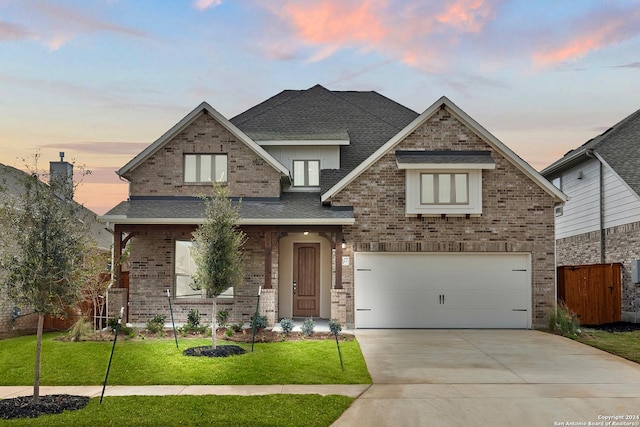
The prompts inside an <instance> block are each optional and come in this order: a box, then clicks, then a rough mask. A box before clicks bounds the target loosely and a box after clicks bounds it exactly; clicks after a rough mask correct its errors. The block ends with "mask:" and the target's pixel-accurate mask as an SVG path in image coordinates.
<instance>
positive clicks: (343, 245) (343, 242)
mask: <svg viewBox="0 0 640 427" xmlns="http://www.w3.org/2000/svg"><path fill="white" fill-rule="evenodd" d="M342 249H347V241H346V240H344V237H343V238H342Z"/></svg>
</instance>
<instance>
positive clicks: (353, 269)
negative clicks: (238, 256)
mask: <svg viewBox="0 0 640 427" xmlns="http://www.w3.org/2000/svg"><path fill="white" fill-rule="evenodd" d="M118 175H120V176H121V177H122V178H125V179H126V180H128V181H129V182H130V195H129V199H128V200H127V201H124V202H122V203H120V204H119V205H117V206H116V207H114V208H113V209H112V210H111V211H109V212H108V213H107V214H106V215H104V216H103V217H102V219H103V220H104V221H106V222H107V223H108V227H110V228H112V229H113V230H114V236H115V244H114V252H115V256H116V259H118V257H119V254H120V252H121V251H122V250H123V248H124V247H125V244H127V243H128V244H129V258H128V262H129V283H130V284H129V286H130V288H129V295H130V297H129V302H128V311H129V312H128V320H129V321H130V322H132V323H134V324H144V322H146V321H147V320H148V319H150V318H151V317H152V316H153V315H155V314H157V313H160V314H165V315H167V316H168V315H169V305H168V301H167V294H166V291H167V290H169V291H170V292H171V295H172V306H173V309H174V312H175V313H174V314H175V318H176V321H177V322H178V323H181V322H185V321H186V315H187V313H188V311H189V310H191V309H198V310H199V311H200V313H201V314H202V315H205V316H210V313H211V301H210V300H207V299H205V298H203V297H202V295H201V293H199V292H198V291H194V290H192V288H191V287H190V286H189V285H190V283H191V274H192V273H193V269H194V265H193V261H192V260H191V258H190V253H189V246H190V240H191V233H192V232H193V231H194V229H195V228H196V227H197V226H198V224H200V223H201V222H202V221H203V212H204V210H203V203H202V201H201V200H200V199H199V198H197V197H196V196H197V195H201V194H208V193H209V192H210V187H211V184H210V181H212V180H215V181H217V182H221V183H223V184H224V185H228V186H229V188H230V190H231V194H232V196H233V197H234V198H237V199H239V198H241V199H242V202H241V204H240V216H241V219H240V221H239V226H240V227H241V228H242V230H244V232H245V233H247V235H248V241H247V243H246V244H245V248H244V251H245V259H246V264H245V280H244V282H243V283H242V284H241V285H239V286H237V287H236V288H235V289H232V290H230V292H229V293H228V294H227V295H224V296H221V297H220V298H219V299H218V303H219V307H221V308H225V309H228V310H230V315H231V320H232V321H233V322H238V321H247V320H248V319H249V317H250V316H251V314H252V313H253V312H254V310H255V307H256V298H255V296H256V295H257V294H258V287H261V288H262V294H261V300H260V304H261V308H260V310H261V312H262V313H263V314H265V315H267V316H268V318H269V321H270V323H271V324H273V323H274V322H276V321H278V320H279V319H281V318H283V317H309V316H313V317H319V318H334V319H338V320H340V321H341V322H342V323H343V324H346V325H348V326H350V327H354V326H355V327H358V328H378V327H402V328H429V327H437V328H446V327H461V328H530V327H537V326H543V325H544V324H545V322H546V321H547V318H548V315H549V312H550V310H551V309H553V308H554V307H555V252H554V208H555V207H556V206H557V205H559V204H561V203H562V202H564V200H565V196H564V194H563V193H562V192H561V191H559V190H558V189H557V188H555V187H554V186H553V185H551V184H550V183H549V182H548V181H547V180H545V179H544V178H543V177H542V176H541V175H540V174H539V173H538V172H536V171H535V170H534V169H533V168H531V167H530V166H529V165H528V164H527V163H526V162H524V161H523V160H522V159H520V158H519V157H518V156H516V155H515V154H514V153H513V152H512V151H511V150H510V149H508V148H507V147H506V146H505V145H504V144H502V143H501V142H500V141H498V139H496V138H495V137H494V136H493V135H491V134H490V133H489V132H488V131H486V130H485V129H484V128H482V127H481V126H480V125H479V124H478V123H476V122H475V121H474V120H473V119H472V118H471V117H469V116H468V115H467V114H466V113H465V112H464V111H462V110H461V109H460V108H458V107H457V106H456V105H455V104H453V103H452V102H451V101H450V100H449V99H447V98H445V97H442V98H440V99H439V100H437V101H436V102H435V103H434V104H433V105H431V106H430V107H429V108H428V109H427V110H426V111H425V112H424V113H422V114H417V113H415V112H414V111H411V110H409V109H407V108H405V107H403V106H402V105H399V104H397V103H396V102H394V101H391V100H389V99H388V98H385V97H384V96H381V95H380V94H378V93H376V92H350V91H330V90H327V89H325V88H324V87H322V86H319V85H318V86H314V87H312V88H310V89H308V90H286V91H283V92H281V93H279V94H278V95H276V96H274V97H272V98H270V99H268V100H266V101H264V102H263V103H261V104H258V105H257V106H255V107H253V108H251V109H249V110H247V111H246V112H244V113H242V114H240V115H238V116H236V117H234V118H232V119H231V120H228V119H226V118H225V117H223V116H222V115H221V114H220V113H218V112H217V111H216V110H215V109H213V108H212V107H211V106H210V105H209V104H207V103H202V104H200V105H199V106H198V107H197V108H196V109H194V110H193V111H192V112H190V113H189V114H188V115H187V116H186V117H185V118H184V119H182V120H181V121H180V122H179V123H177V124H176V125H175V126H174V127H172V128H171V129H169V130H168V131H167V132H166V133H165V134H164V135H162V136H161V137H160V138H159V139H158V140H157V141H155V142H154V143H152V144H151V145H150V146H149V147H148V148H147V149H145V150H144V151H143V152H141V153H140V154H139V155H138V156H136V157H135V158H133V159H132V160H131V161H130V162H129V163H127V164H126V165H125V166H124V167H123V168H122V169H120V170H119V171H118ZM116 273H117V272H116ZM123 305H124V304H123ZM118 308H119V307H118ZM110 310H111V312H115V311H116V310H117V309H116V310H114V309H113V308H110ZM167 318H168V317H167Z"/></svg>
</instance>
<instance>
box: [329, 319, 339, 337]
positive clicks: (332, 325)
mask: <svg viewBox="0 0 640 427" xmlns="http://www.w3.org/2000/svg"><path fill="white" fill-rule="evenodd" d="M329 330H330V331H331V333H332V334H333V335H338V334H339V333H340V331H341V330H342V324H341V323H340V321H339V320H337V319H331V320H330V321H329Z"/></svg>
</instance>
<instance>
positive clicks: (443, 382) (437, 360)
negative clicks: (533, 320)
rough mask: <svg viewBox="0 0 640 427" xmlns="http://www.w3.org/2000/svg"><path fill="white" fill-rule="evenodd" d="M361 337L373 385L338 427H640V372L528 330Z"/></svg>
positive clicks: (377, 333) (616, 359)
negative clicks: (601, 426)
mask: <svg viewBox="0 0 640 427" xmlns="http://www.w3.org/2000/svg"><path fill="white" fill-rule="evenodd" d="M355 333H356V337H357V338H358V341H359V342H360V346H361V348H362V352H363V354H364V357H365V360H366V362H367V367H368V368H369V372H370V373H371V375H372V378H373V385H372V386H371V387H370V388H369V389H367V390H366V391H365V392H364V393H363V395H362V396H360V397H359V398H358V399H357V400H356V401H355V402H354V404H353V405H352V406H351V407H350V408H349V409H348V410H347V411H346V412H345V413H344V414H343V415H342V417H340V418H339V419H338V420H337V421H336V422H335V423H334V424H333V425H334V426H338V427H340V426H373V425H375V426H433V425H441V426H450V427H455V426H464V427H468V426H510V427H512V426H536V427H537V426H568V425H603V426H606V425H609V426H611V425H627V426H640V365H638V364H636V363H633V362H629V361H627V360H624V359H622V358H619V357H616V356H612V355H610V354H608V353H605V352H602V351H600V350H596V349H594V348H591V347H588V346H586V345H582V344H580V343H577V342H574V341H571V340H569V339H566V338H562V337H559V336H555V335H551V334H547V333H544V332H539V331H524V330H514V331H511V330H357V331H356V332H355ZM608 417H609V418H608ZM610 417H617V418H610ZM589 422H591V423H592V424H589ZM600 422H601V423H602V424H598V423H600ZM607 422H611V423H610V424H607ZM616 422H618V423H620V422H626V423H629V424H615V423H616ZM571 423H574V424H571ZM581 423H584V424H581Z"/></svg>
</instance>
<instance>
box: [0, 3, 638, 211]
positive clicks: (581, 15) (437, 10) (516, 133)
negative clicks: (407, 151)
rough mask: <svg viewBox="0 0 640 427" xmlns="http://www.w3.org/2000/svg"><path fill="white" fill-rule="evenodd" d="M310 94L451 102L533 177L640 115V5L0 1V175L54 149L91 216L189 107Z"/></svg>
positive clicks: (227, 107) (117, 193)
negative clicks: (366, 93) (3, 168)
mask: <svg viewBox="0 0 640 427" xmlns="http://www.w3.org/2000/svg"><path fill="white" fill-rule="evenodd" d="M315 84H321V85H323V86H325V87H327V88H328V89H331V90H374V91H377V92H379V93H381V94H382V95H384V96H387V97H389V98H391V99H393V100H395V101H397V102H399V103H401V104H403V105H406V106H407V107H409V108H412V109H413V110H415V111H417V112H419V113H421V112H423V111H424V110H425V109H426V108H427V107H429V106H430V105H431V104H432V103H433V102H434V101H436V100H437V99H438V98H439V97H440V96H442V95H445V96H447V97H448V98H450V99H451V100H452V101H453V102H454V103H456V104H457V105H458V106H459V107H460V108H462V109H463V110H464V111H465V112H466V113H468V114H469V115H470V116H471V117H473V118H474V119H475V120H477V121H478V122H479V123H480V124H482V125H483V126H484V127H485V128H487V129H488V130H489V131H490V132H491V133H493V134H494V135H495V136H496V137H497V138H499V139H500V140H501V141H502V142H503V143H505V144H506V145H507V146H509V147H510V148H511V149H513V150H514V151H515V152H516V153H517V154H519V155H520V156H521V157H522V158H523V159H524V160H526V161H527V162H529V163H530V164H531V165H532V166H533V167H534V168H536V169H538V170H540V169H542V168H544V167H545V166H547V165H548V164H550V163H551V162H553V161H554V160H556V159H557V158H559V157H560V156H562V155H563V154H564V153H566V152H567V151H568V150H570V149H572V148H575V147H577V146H579V145H580V144H582V143H584V142H586V141H587V140H588V139H590V138H592V137H594V136H596V135H598V134H599V133H601V132H603V131H604V130H606V129H607V128H608V127H609V126H611V125H613V124H615V123H616V122H618V121H619V120H621V119H623V118H624V117H626V116H627V115H629V114H631V113H632V112H634V111H636V110H638V109H640V96H639V95H640V0H617V1H605V0H600V1H596V0H580V1H576V0H536V1H531V0H517V1H510V0H503V1H500V0H450V1H428V0H406V1H392V0H387V1H385V0H371V1H355V0H354V1H351V0H308V1H303V0H281V1H276V0H197V1H158V0H155V1H150V0H149V1H145V0H135V1H134V0H129V1H125V0H95V1H88V0H77V1H73V0H69V1H32V0H15V1H14V0H0V163H3V164H6V165H11V166H15V167H18V168H23V167H24V162H23V160H22V159H24V158H27V159H29V158H32V157H33V155H34V154H35V153H40V155H41V158H42V160H41V164H40V166H46V165H47V164H48V161H49V160H57V159H58V152H60V151H64V152H65V153H66V159H67V160H73V161H75V163H76V164H78V165H85V166H86V167H87V168H88V169H89V170H91V171H92V174H91V175H90V176H88V177H86V178H85V179H84V182H83V184H82V185H81V187H80V191H79V192H78V194H77V196H76V200H78V201H79V202H81V203H84V204H85V205H86V206H87V207H89V208H90V209H93V210H94V211H95V212H97V213H99V214H103V213H104V212H106V211H107V210H108V209H109V208H111V207H113V206H115V205H116V204H117V203H118V202H119V201H121V200H124V199H126V197H127V189H128V188H127V184H126V182H122V181H120V180H119V178H118V177H117V175H116V174H115V171H116V170H117V169H119V168H120V167H122V166H123V165H124V164H125V163H126V162H127V161H128V160H130V159H131V158H132V157H134V156H135V155H136V154H137V153H138V152H140V151H141V150H142V149H143V148H144V147H146V146H147V145H149V144H151V143H152V142H153V141H155V140H156V139H157V138H158V137H160V136H161V135H162V134H163V133H164V132H165V131H167V130H168V129H169V128H170V127H172V126H173V125H174V124H175V123H176V122H178V121H179V120H180V119H181V118H182V117H184V116H185V115H186V114H187V113H188V112H190V111H191V110H192V109H193V108H195V107H196V106H197V105H198V104H199V103H200V102H202V101H207V102H209V103H210V104H211V105H212V106H213V107H214V108H216V109H217V110H218V111H219V112H221V113H222V114H223V115H224V116H225V117H227V118H231V117H233V116H234V115H236V114H238V113H240V112H242V111H244V110H246V109H248V108H249V107H251V106H253V105H255V104H257V103H259V102H261V101H263V100H265V99H267V98H269V97H271V96H273V95H275V94H277V93H278V92H280V91H282V90H285V89H307V88H310V87H312V86H314V85H315Z"/></svg>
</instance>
